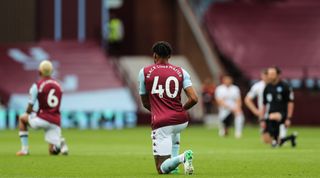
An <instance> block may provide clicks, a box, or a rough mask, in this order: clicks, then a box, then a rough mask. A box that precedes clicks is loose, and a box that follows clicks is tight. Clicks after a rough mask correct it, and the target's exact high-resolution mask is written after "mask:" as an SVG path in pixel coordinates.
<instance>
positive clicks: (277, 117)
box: [269, 112, 282, 121]
mask: <svg viewBox="0 0 320 178" xmlns="http://www.w3.org/2000/svg"><path fill="white" fill-rule="evenodd" d="M281 117H282V116H281V114H280V113H278V112H274V113H270V114H269V119H270V120H274V121H280V120H281Z"/></svg>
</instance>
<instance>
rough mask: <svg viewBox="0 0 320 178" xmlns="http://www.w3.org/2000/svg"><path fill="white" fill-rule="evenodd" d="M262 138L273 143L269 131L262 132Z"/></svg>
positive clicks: (268, 142) (267, 142)
mask: <svg viewBox="0 0 320 178" xmlns="http://www.w3.org/2000/svg"><path fill="white" fill-rule="evenodd" d="M261 139H262V141H263V143H265V144H271V143H272V138H271V136H270V134H269V133H267V132H265V133H262V135H261Z"/></svg>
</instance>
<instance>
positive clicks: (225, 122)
mask: <svg viewBox="0 0 320 178" xmlns="http://www.w3.org/2000/svg"><path fill="white" fill-rule="evenodd" d="M233 119H234V115H233V113H230V114H229V115H228V116H227V117H226V118H224V119H223V120H222V123H223V125H224V126H225V127H230V126H231V125H232V121H233Z"/></svg>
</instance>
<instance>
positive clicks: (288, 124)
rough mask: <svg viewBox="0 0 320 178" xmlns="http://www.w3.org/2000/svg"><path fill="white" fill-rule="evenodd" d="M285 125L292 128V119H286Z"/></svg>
mask: <svg viewBox="0 0 320 178" xmlns="http://www.w3.org/2000/svg"><path fill="white" fill-rule="evenodd" d="M284 125H285V126H286V127H290V125H291V120H290V119H286V121H285V122H284Z"/></svg>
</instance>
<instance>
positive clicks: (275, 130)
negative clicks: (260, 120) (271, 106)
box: [263, 113, 287, 139]
mask: <svg viewBox="0 0 320 178" xmlns="http://www.w3.org/2000/svg"><path fill="white" fill-rule="evenodd" d="M280 114H281V115H282V119H281V121H274V120H269V118H268V119H267V120H265V122H266V128H265V129H264V131H263V133H269V134H270V136H271V137H273V138H275V139H277V138H278V137H279V134H280V125H281V124H283V123H284V122H285V120H286V118H287V114H286V113H280Z"/></svg>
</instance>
